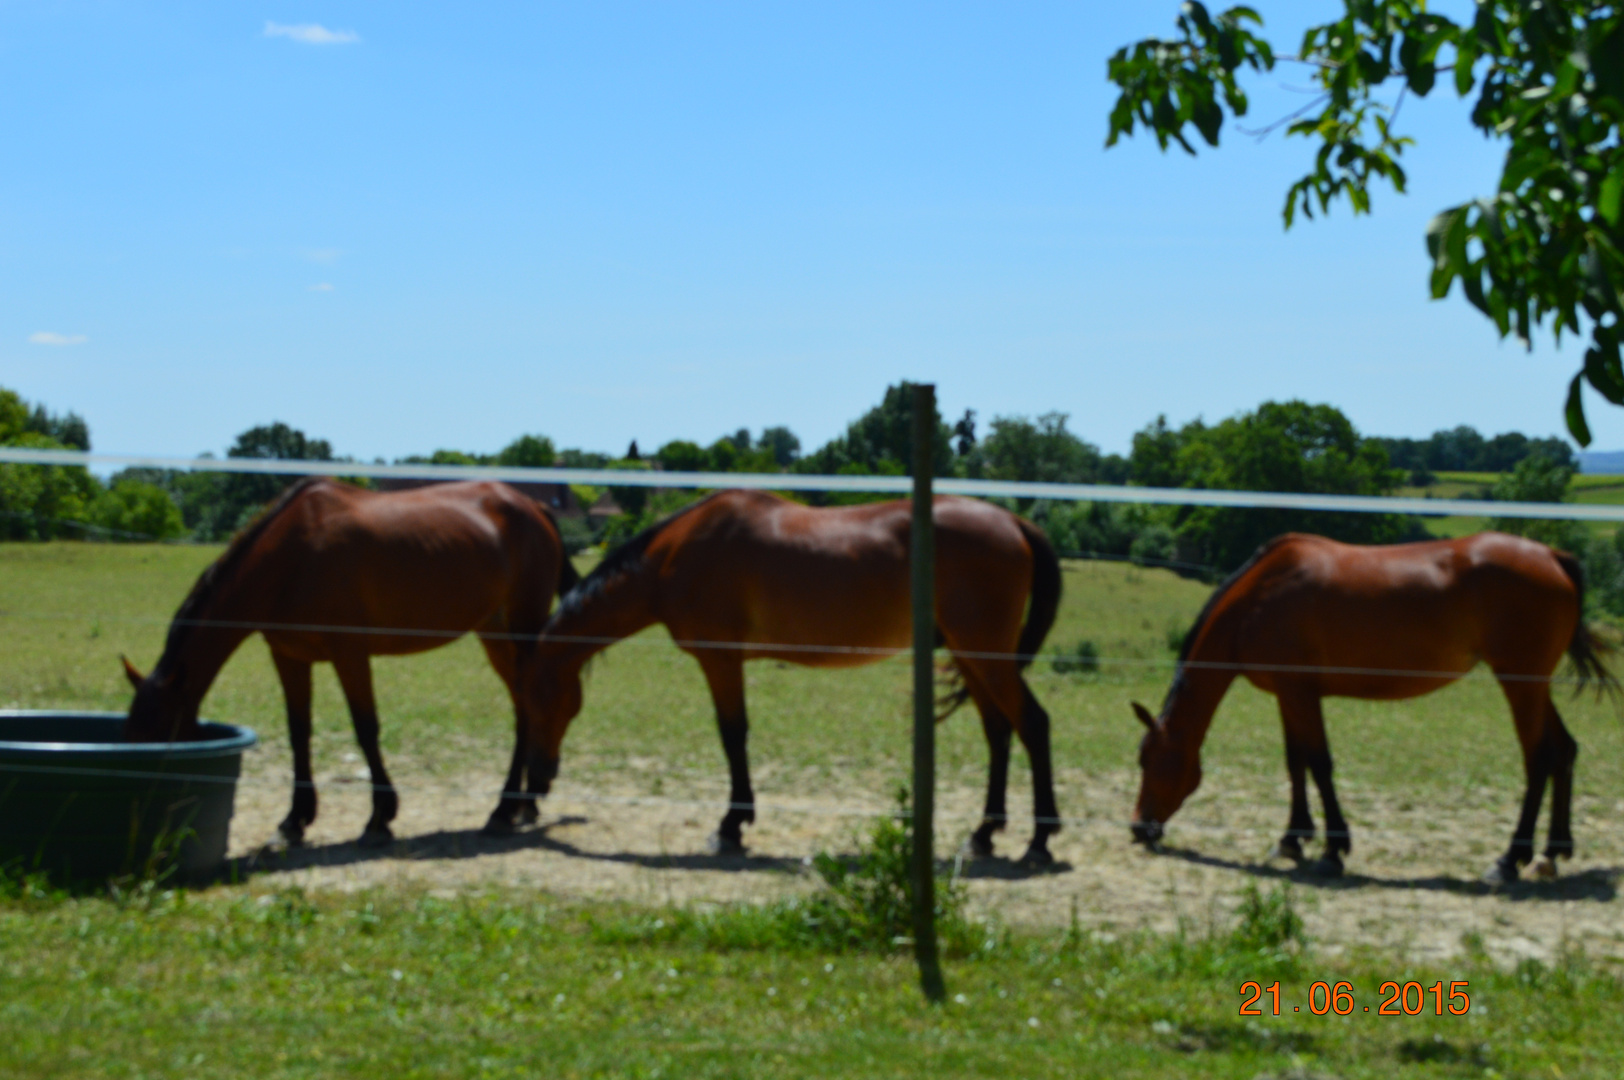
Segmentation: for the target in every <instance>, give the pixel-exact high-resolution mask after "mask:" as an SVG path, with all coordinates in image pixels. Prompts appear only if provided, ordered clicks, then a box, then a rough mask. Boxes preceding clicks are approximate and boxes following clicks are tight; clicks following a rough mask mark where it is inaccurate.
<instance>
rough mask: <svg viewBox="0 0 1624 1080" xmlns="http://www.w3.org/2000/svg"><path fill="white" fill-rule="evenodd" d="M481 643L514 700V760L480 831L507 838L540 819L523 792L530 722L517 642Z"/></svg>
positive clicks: (495, 640) (531, 797) (490, 640)
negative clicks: (518, 827) (517, 829)
mask: <svg viewBox="0 0 1624 1080" xmlns="http://www.w3.org/2000/svg"><path fill="white" fill-rule="evenodd" d="M480 644H481V645H483V646H484V647H485V655H486V657H488V658H489V659H490V662H491V667H493V668H495V669H496V673H497V674H498V675H500V676H501V677H502V682H503V683H505V684H506V685H507V688H508V696H509V697H510V698H511V699H512V700H513V760H512V763H511V764H510V765H509V766H508V773H507V779H506V780H505V781H503V783H502V795H501V798H500V800H499V801H498V802H497V804H496V809H495V810H492V811H491V816H490V817H489V818H488V819H487V820H486V822H485V828H484V830H483V831H484V833H485V835H486V836H509V835H511V834H512V833H513V830H514V828H515V826H516V824H522V825H533V824H535V822H536V820H537V819H538V818H539V817H540V816H541V815H540V812H539V811H538V810H537V809H536V796H535V795H534V794H532V793H530V792H527V791H524V790H523V784H524V766H525V762H526V760H527V759H528V757H529V753H528V750H529V746H528V743H527V740H526V736H527V735H528V733H529V723H528V718H527V717H526V715H525V707H524V697H523V695H522V693H521V691H520V687H521V685H522V682H521V679H520V674H519V665H520V663H521V662H522V660H521V659H520V654H519V646H518V645H517V643H515V642H514V641H512V640H510V639H507V638H505V637H504V638H494V637H482V638H480Z"/></svg>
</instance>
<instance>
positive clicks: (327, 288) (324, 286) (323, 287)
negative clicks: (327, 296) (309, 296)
mask: <svg viewBox="0 0 1624 1080" xmlns="http://www.w3.org/2000/svg"><path fill="white" fill-rule="evenodd" d="M310 291H311V292H332V291H333V287H332V285H330V284H329V283H327V282H325V281H323V282H322V283H321V284H319V285H312V286H310Z"/></svg>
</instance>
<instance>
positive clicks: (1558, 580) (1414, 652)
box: [1133, 532, 1617, 881]
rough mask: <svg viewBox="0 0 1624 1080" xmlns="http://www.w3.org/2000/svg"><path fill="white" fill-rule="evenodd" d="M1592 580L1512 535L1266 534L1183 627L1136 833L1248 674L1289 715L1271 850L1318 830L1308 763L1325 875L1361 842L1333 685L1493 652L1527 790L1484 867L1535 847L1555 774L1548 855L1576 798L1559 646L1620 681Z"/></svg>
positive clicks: (1382, 692)
mask: <svg viewBox="0 0 1624 1080" xmlns="http://www.w3.org/2000/svg"><path fill="white" fill-rule="evenodd" d="M1583 612H1584V578H1583V576H1582V572H1581V570H1580V567H1579V563H1578V561H1577V560H1576V559H1574V558H1573V556H1571V555H1568V554H1566V553H1564V552H1560V551H1554V550H1552V549H1551V548H1549V547H1546V546H1545V545H1544V544H1540V543H1536V542H1535V541H1532V540H1525V539H1522V538H1520V537H1516V536H1507V535H1505V534H1503V533H1492V532H1489V533H1479V534H1477V535H1476V536H1468V537H1463V538H1461V539H1458V540H1436V541H1429V542H1426V543H1419V544H1396V545H1392V546H1386V547H1361V546H1357V545H1353V544H1341V543H1337V542H1336V541H1334V540H1328V539H1326V538H1324V537H1321V536H1306V535H1303V534H1299V533H1289V534H1287V535H1285V536H1280V537H1277V538H1275V539H1274V540H1271V541H1269V542H1268V543H1267V544H1264V545H1263V546H1262V547H1261V548H1259V549H1258V551H1257V553H1256V554H1254V555H1253V556H1252V558H1251V559H1250V560H1248V561H1247V563H1246V564H1245V565H1244V566H1242V567H1241V568H1240V569H1239V570H1237V571H1235V573H1234V574H1232V575H1231V576H1230V577H1229V579H1228V580H1227V581H1225V582H1224V583H1223V584H1222V585H1220V586H1219V587H1218V588H1217V590H1215V591H1214V592H1213V594H1212V597H1211V598H1210V599H1209V600H1208V601H1207V604H1206V607H1204V608H1203V609H1202V610H1201V614H1200V615H1198V616H1197V617H1196V620H1195V625H1194V626H1193V627H1192V628H1191V629H1190V633H1189V634H1188V635H1187V636H1186V637H1185V639H1184V648H1183V651H1182V652H1181V653H1180V655H1179V664H1178V669H1177V673H1176V674H1175V675H1174V677H1173V684H1172V686H1171V688H1170V689H1169V690H1168V692H1167V699H1166V701H1164V702H1163V704H1162V712H1161V716H1160V717H1152V716H1151V714H1150V711H1149V710H1148V709H1146V708H1145V707H1144V706H1143V705H1140V704H1139V703H1137V702H1135V703H1134V706H1133V709H1134V712H1135V714H1136V715H1137V716H1138V717H1139V719H1140V721H1141V722H1142V723H1143V724H1144V725H1145V728H1146V731H1145V736H1144V740H1143V742H1142V743H1141V745H1140V750H1139V764H1140V769H1141V772H1142V776H1141V783H1140V788H1139V801H1138V804H1137V805H1136V806H1135V807H1134V813H1133V834H1134V837H1135V838H1136V839H1138V840H1139V841H1141V842H1142V843H1146V844H1153V843H1155V841H1157V840H1159V839H1160V838H1161V835H1162V827H1163V825H1164V824H1165V823H1166V822H1167V820H1168V818H1170V817H1172V816H1173V814H1174V812H1175V811H1176V810H1178V808H1179V806H1180V805H1181V804H1182V803H1183V802H1184V800H1185V799H1186V798H1188V797H1189V795H1190V793H1191V792H1193V791H1195V789H1196V788H1197V786H1199V785H1200V783H1201V743H1202V740H1203V739H1204V738H1206V734H1207V728H1208V726H1209V725H1210V724H1211V722H1212V716H1213V713H1214V712H1215V711H1216V710H1217V708H1218V703H1219V701H1220V700H1221V699H1222V698H1223V696H1224V692H1225V691H1226V690H1228V689H1229V684H1230V683H1231V682H1233V681H1234V679H1235V677H1236V676H1237V675H1244V676H1245V677H1246V678H1247V680H1248V681H1249V682H1251V683H1252V685H1253V686H1256V687H1257V688H1258V689H1260V690H1264V691H1267V692H1268V693H1271V694H1273V695H1274V696H1275V697H1276V699H1278V701H1279V704H1280V719H1281V721H1282V723H1283V724H1284V727H1285V737H1286V769H1287V771H1288V772H1289V773H1290V774H1291V819H1290V823H1289V824H1288V826H1287V827H1286V832H1285V835H1284V837H1283V838H1282V839H1281V840H1280V844H1279V846H1278V847H1277V848H1276V852H1277V853H1278V854H1280V855H1284V856H1287V857H1290V858H1293V859H1298V860H1300V859H1301V858H1302V841H1303V840H1305V839H1312V838H1313V836H1314V821H1313V817H1312V816H1311V815H1310V814H1309V811H1308V793H1307V789H1306V787H1305V784H1304V777H1303V774H1304V772H1305V771H1306V772H1310V773H1312V774H1313V776H1314V783H1315V785H1316V786H1317V787H1318V788H1319V792H1320V798H1321V800H1322V801H1323V803H1324V806H1325V856H1324V858H1323V859H1321V860H1320V862H1319V863H1318V864H1317V867H1316V868H1317V869H1318V870H1319V871H1320V872H1321V873H1325V874H1329V875H1335V874H1340V873H1341V872H1342V856H1343V855H1344V854H1346V853H1347V852H1349V851H1351V850H1352V844H1351V842H1350V839H1349V836H1348V823H1347V821H1346V820H1344V818H1343V817H1342V810H1341V807H1340V806H1339V805H1338V804H1337V799H1336V789H1335V788H1334V787H1333V786H1332V783H1331V751H1330V747H1329V746H1328V745H1327V744H1326V740H1325V718H1324V716H1323V714H1322V713H1321V711H1320V700H1321V699H1322V698H1324V697H1355V698H1369V699H1376V700H1388V701H1391V700H1397V699H1400V698H1412V697H1419V696H1420V695H1422V694H1429V693H1431V692H1432V691H1434V690H1437V689H1439V688H1441V687H1443V686H1446V685H1448V684H1449V683H1451V682H1454V681H1455V680H1456V679H1458V678H1460V677H1461V676H1463V675H1465V674H1466V673H1467V672H1468V671H1470V670H1471V669H1472V668H1473V667H1474V666H1475V665H1476V664H1477V663H1478V662H1479V661H1482V662H1484V663H1486V664H1488V666H1489V668H1490V670H1492V671H1493V672H1494V675H1495V677H1496V678H1497V679H1498V680H1499V681H1500V689H1501V690H1502V691H1503V692H1504V693H1505V696H1506V701H1507V702H1508V703H1509V704H1510V706H1511V718H1512V720H1513V721H1514V722H1515V723H1516V725H1517V738H1518V740H1519V741H1520V742H1521V744H1522V752H1523V768H1524V771H1525V772H1526V774H1527V780H1528V787H1527V792H1526V794H1525V795H1524V797H1523V804H1522V816H1521V817H1520V818H1519V819H1518V821H1517V829H1516V832H1515V833H1514V834H1513V835H1512V840H1511V847H1510V849H1509V850H1508V851H1507V852H1506V853H1505V854H1504V855H1503V856H1501V857H1500V859H1499V860H1498V861H1497V862H1496V863H1495V864H1494V866H1493V868H1492V869H1491V870H1490V871H1489V873H1488V875H1487V878H1488V879H1489V880H1490V881H1512V880H1515V879H1516V877H1517V868H1518V867H1519V866H1520V865H1522V864H1523V863H1526V862H1528V861H1529V860H1530V859H1532V858H1533V854H1534V823H1535V819H1536V818H1537V817H1538V816H1539V806H1540V802H1541V800H1543V798H1544V796H1545V784H1546V781H1547V780H1550V781H1552V786H1553V794H1552V799H1551V821H1550V835H1549V843H1548V844H1547V846H1546V849H1545V855H1546V859H1545V860H1544V861H1542V863H1541V864H1540V866H1539V869H1540V871H1541V872H1542V873H1551V872H1554V868H1555V859H1556V858H1557V857H1558V856H1571V855H1572V854H1573V835H1572V831H1571V828H1570V811H1571V807H1572V798H1573V762H1574V758H1575V757H1576V756H1577V755H1578V752H1579V746H1578V744H1577V743H1576V742H1574V740H1573V736H1571V735H1569V734H1568V729H1567V728H1566V727H1565V726H1564V725H1563V723H1562V717H1561V716H1559V715H1558V714H1557V711H1556V705H1555V704H1554V703H1553V702H1552V700H1551V687H1550V679H1551V673H1552V672H1554V671H1555V670H1556V667H1557V664H1558V663H1560V662H1561V659H1562V653H1563V652H1564V651H1566V652H1567V654H1568V655H1569V656H1570V657H1571V658H1572V659H1573V663H1574V666H1575V668H1576V669H1577V671H1578V673H1579V677H1580V682H1581V683H1583V682H1587V681H1589V680H1592V679H1595V680H1600V686H1601V687H1605V688H1607V689H1609V690H1611V689H1614V688H1616V686H1617V684H1616V682H1615V681H1614V680H1613V677H1612V675H1611V674H1609V673H1608V671H1607V669H1606V668H1605V667H1604V666H1603V664H1602V661H1601V657H1600V655H1599V654H1600V653H1601V652H1602V651H1605V646H1602V645H1600V644H1599V643H1598V642H1596V641H1595V640H1594V639H1593V638H1592V637H1591V635H1590V632H1589V631H1588V630H1587V629H1586V627H1585V624H1584V619H1583Z"/></svg>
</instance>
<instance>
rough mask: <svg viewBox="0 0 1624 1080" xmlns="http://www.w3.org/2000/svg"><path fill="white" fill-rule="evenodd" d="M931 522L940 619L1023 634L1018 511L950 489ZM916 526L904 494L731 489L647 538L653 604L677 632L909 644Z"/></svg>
mask: <svg viewBox="0 0 1624 1080" xmlns="http://www.w3.org/2000/svg"><path fill="white" fill-rule="evenodd" d="M934 522H935V526H936V528H935V539H936V562H937V571H936V577H937V608H938V619H939V621H940V622H942V623H944V624H946V623H949V622H962V623H973V622H975V621H977V620H978V619H979V620H980V621H982V622H984V623H986V624H988V625H990V624H992V623H994V622H996V623H997V624H998V625H1000V626H1013V627H1014V628H1015V630H1016V631H1017V632H1018V629H1019V622H1020V615H1021V613H1022V611H1023V610H1024V606H1025V603H1026V597H1027V591H1028V587H1029V581H1030V577H1031V558H1032V556H1031V552H1030V549H1029V548H1028V546H1027V544H1026V541H1025V539H1024V537H1023V536H1022V534H1021V531H1020V528H1019V526H1018V525H1017V523H1016V520H1015V518H1014V516H1013V515H1011V514H1009V513H1008V512H1007V511H1004V510H1001V509H999V508H998V507H995V506H991V505H989V504H986V503H982V502H979V501H977V500H971V499H960V498H955V497H951V496H947V497H941V498H938V499H937V500H936V502H935V507H934ZM911 532H912V511H911V507H910V504H909V503H908V502H907V501H905V500H896V501H891V502H882V503H868V504H863V505H859V506H849V507H824V508H817V507H808V506H803V505H801V504H798V503H794V502H791V501H789V500H787V499H781V498H778V497H776V496H772V495H769V494H766V493H762V492H749V491H737V492H724V493H722V494H720V495H717V496H714V497H713V498H712V499H710V500H708V501H707V502H706V503H705V504H703V505H701V506H699V507H696V508H695V509H693V510H691V511H689V512H688V513H686V514H684V515H682V516H681V517H680V518H677V519H674V520H673V521H672V522H671V523H670V524H669V525H668V526H667V527H666V528H664V529H663V530H662V531H661V533H660V535H659V536H657V537H656V538H655V539H654V540H653V541H652V542H651V543H650V544H649V548H648V553H647V556H646V558H648V559H649V560H651V561H652V562H653V565H654V567H655V572H656V576H657V582H658V587H657V594H658V595H657V597H656V599H655V601H654V602H655V604H656V605H657V607H658V612H659V618H660V621H662V622H665V623H666V624H667V625H668V626H670V627H671V628H672V630H673V633H675V634H676V635H677V636H678V637H679V638H685V637H694V638H707V637H708V638H709V639H710V640H730V641H760V642H783V643H789V644H797V645H816V644H827V643H833V642H838V643H842V644H846V645H852V646H858V647H874V648H902V647H906V646H907V645H908V644H909V643H910V640H911V636H910V635H911V627H912V612H911V608H910V605H909V580H910V579H909V555H910V550H911ZM711 635H714V636H711ZM1005 636H1007V635H1005ZM1000 644H1001V646H1002V647H1003V648H1005V649H1006V650H1007V649H1013V647H1014V640H1013V638H1012V639H1011V640H1010V641H1009V642H1007V643H1002V642H1001V643H1000ZM802 659H803V662H805V659H804V658H802ZM829 662H830V663H835V662H842V661H839V660H838V658H835V657H831V658H830V660H829ZM844 662H860V661H859V660H857V659H856V658H855V657H854V658H853V659H851V660H850V661H844Z"/></svg>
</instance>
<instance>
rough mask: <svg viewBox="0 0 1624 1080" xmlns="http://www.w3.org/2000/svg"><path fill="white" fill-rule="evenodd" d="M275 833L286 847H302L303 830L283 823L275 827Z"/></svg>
mask: <svg viewBox="0 0 1624 1080" xmlns="http://www.w3.org/2000/svg"><path fill="white" fill-rule="evenodd" d="M276 832H277V835H279V836H280V837H282V842H283V843H284V844H286V845H287V846H288V847H290V848H294V847H304V829H303V828H302V827H300V826H298V825H289V824H288V823H287V822H285V821H284V822H283V823H282V824H280V825H278V826H277V827H276Z"/></svg>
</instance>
